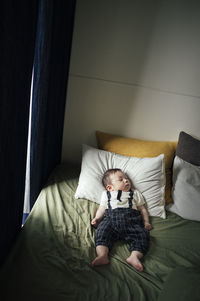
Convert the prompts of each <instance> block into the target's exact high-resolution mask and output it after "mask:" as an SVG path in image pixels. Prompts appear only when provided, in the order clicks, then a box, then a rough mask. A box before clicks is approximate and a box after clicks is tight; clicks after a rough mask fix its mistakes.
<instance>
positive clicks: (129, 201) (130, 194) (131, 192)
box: [128, 189, 133, 209]
mask: <svg viewBox="0 0 200 301" xmlns="http://www.w3.org/2000/svg"><path fill="white" fill-rule="evenodd" d="M132 200H133V191H132V190H131V189H130V190H129V198H128V203H129V208H130V209H132V206H133V204H132Z"/></svg>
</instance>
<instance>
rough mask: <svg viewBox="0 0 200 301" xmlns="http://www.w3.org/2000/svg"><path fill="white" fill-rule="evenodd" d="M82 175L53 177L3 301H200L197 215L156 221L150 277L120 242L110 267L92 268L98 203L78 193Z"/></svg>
mask: <svg viewBox="0 0 200 301" xmlns="http://www.w3.org/2000/svg"><path fill="white" fill-rule="evenodd" d="M187 163H188V162H187ZM188 164H191V163H188ZM194 166H195V165H194ZM197 171H198V170H197ZM80 173H81V168H80V167H79V166H73V165H69V164H61V165H59V166H57V168H56V169H55V170H54V171H53V172H52V174H51V176H50V178H49V180H48V183H47V184H46V186H45V187H44V188H43V189H42V191H41V193H40V195H39V197H38V199H37V201H36V203H35V205H34V207H33V209H32V211H31V213H30V215H29V217H28V219H27V220H26V222H25V225H24V226H23V228H22V230H21V232H20V234H19V237H18V239H17V241H16V243H15V245H14V247H13V249H12V251H11V253H10V255H9V257H8V260H7V261H6V263H5V265H4V266H3V268H2V269H1V272H0V286H1V290H0V295H1V300H2V301H3V300H9V301H11V300H16V299H17V300H29V301H32V300H37V301H40V300H43V301H44V300H48V301H51V300H52V301H64V300H70V301H71V300H76V301H78V300H80V301H82V300H84V301H89V300H92V301H93V300H99V301H101V300H102V301H103V300H116V301H119V300H126V301H146V300H148V301H149V300H150V301H154V300H159V301H165V300H176V301H177V300H181V301H186V300H187V301H188V300H195V301H196V300H200V290H199V287H200V277H199V276H200V238H199V233H200V222H199V221H198V220H197V219H198V218H196V217H195V218H193V217H192V218H190V217H189V218H186V217H184V218H183V217H182V216H181V215H179V214H178V213H179V212H176V213H175V212H174V211H173V210H171V211H170V210H166V216H165V218H162V217H160V216H156V215H155V216H153V215H152V216H150V221H151V223H152V226H153V229H152V230H151V232H150V246H149V251H148V254H147V255H146V256H145V257H144V258H143V260H142V263H143V265H144V271H143V272H138V271H136V270H135V269H134V268H132V267H131V266H130V265H128V264H127V263H126V261H125V259H126V258H127V257H128V256H129V249H128V245H127V244H125V243H123V242H120V241H119V242H117V243H116V244H115V245H114V247H113V249H112V251H111V253H110V264H109V265H106V266H100V267H92V266H91V261H92V259H93V258H94V257H95V245H94V236H95V231H96V230H95V229H94V228H92V227H91V225H90V221H91V219H92V218H93V216H94V214H95V211H96V209H97V208H98V204H97V203H96V202H94V201H91V200H87V199H86V198H80V197H78V196H77V195H76V194H77V187H78V185H79V181H80ZM197 186H198V185H197ZM172 196H173V195H172ZM169 206H170V205H169ZM198 216H199V213H198Z"/></svg>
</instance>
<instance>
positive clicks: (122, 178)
mask: <svg viewBox="0 0 200 301" xmlns="http://www.w3.org/2000/svg"><path fill="white" fill-rule="evenodd" d="M130 188H131V181H130V180H129V178H128V177H127V175H126V174H125V173H123V172H122V171H117V172H116V173H114V174H111V175H110V184H108V185H107V186H106V189H107V190H108V191H114V190H122V191H129V190H130Z"/></svg>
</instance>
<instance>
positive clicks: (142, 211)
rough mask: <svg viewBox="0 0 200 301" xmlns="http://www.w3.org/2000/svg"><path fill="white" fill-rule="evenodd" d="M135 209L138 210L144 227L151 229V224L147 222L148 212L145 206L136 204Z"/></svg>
mask: <svg viewBox="0 0 200 301" xmlns="http://www.w3.org/2000/svg"><path fill="white" fill-rule="evenodd" d="M137 209H138V210H140V212H141V214H142V218H143V221H144V227H145V229H147V230H151V229H152V226H151V224H150V223H149V214H148V211H147V209H146V207H145V206H144V205H142V206H138V208H137Z"/></svg>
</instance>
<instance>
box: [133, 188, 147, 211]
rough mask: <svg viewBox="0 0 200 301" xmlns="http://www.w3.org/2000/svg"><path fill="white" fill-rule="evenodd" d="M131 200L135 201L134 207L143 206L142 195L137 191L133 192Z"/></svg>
mask: <svg viewBox="0 0 200 301" xmlns="http://www.w3.org/2000/svg"><path fill="white" fill-rule="evenodd" d="M133 198H134V200H135V203H136V206H137V207H138V206H142V205H144V204H145V200H144V197H143V195H142V194H141V192H139V191H138V190H136V189H135V190H134V194H133Z"/></svg>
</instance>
